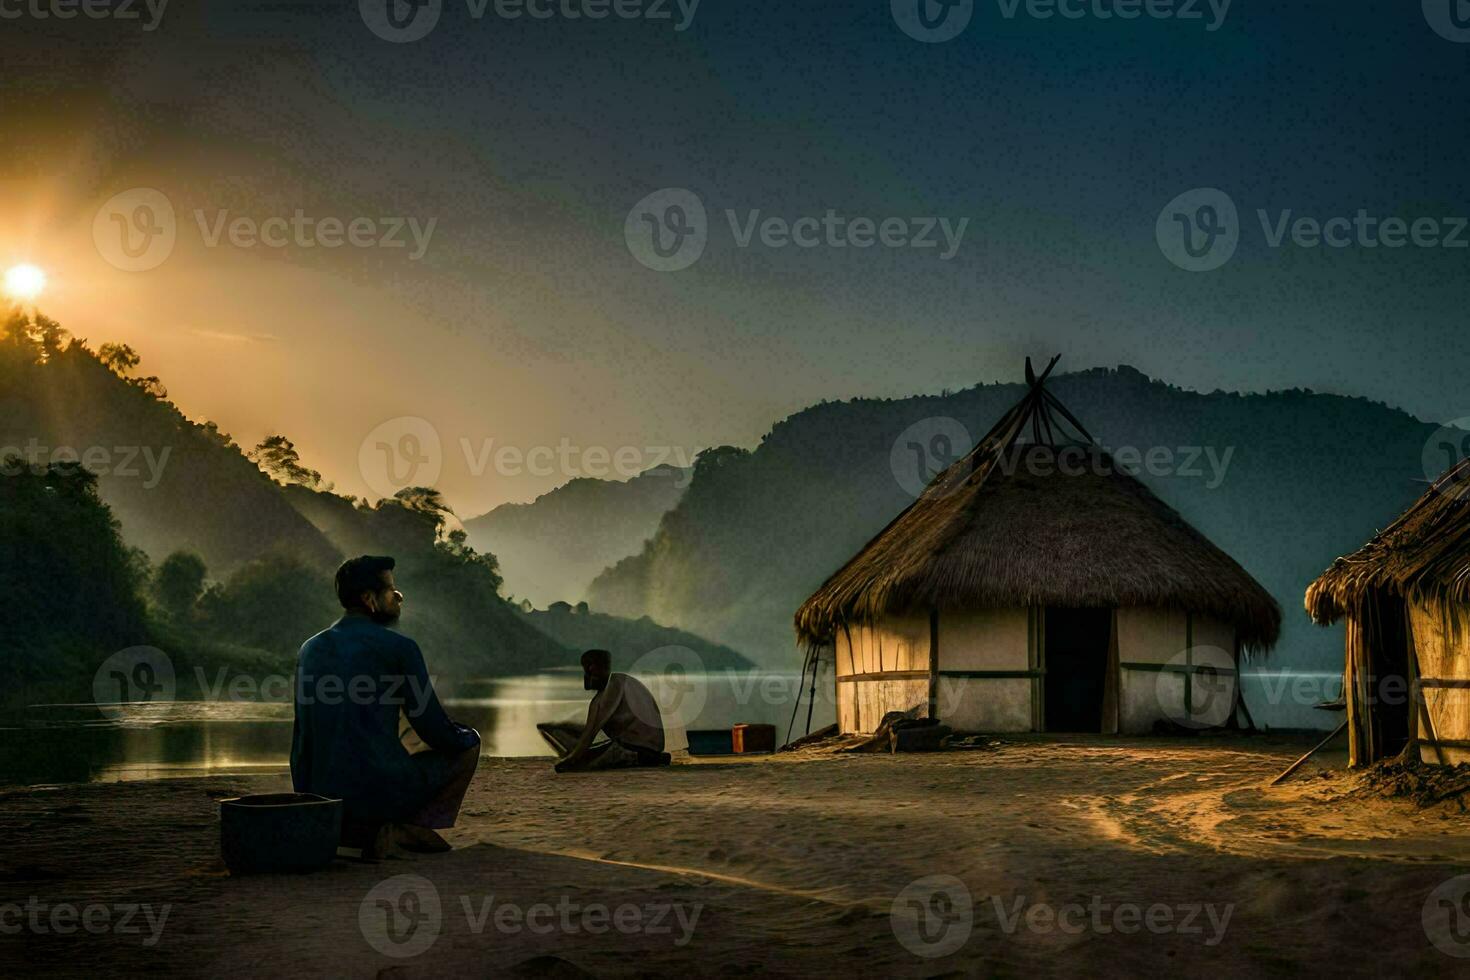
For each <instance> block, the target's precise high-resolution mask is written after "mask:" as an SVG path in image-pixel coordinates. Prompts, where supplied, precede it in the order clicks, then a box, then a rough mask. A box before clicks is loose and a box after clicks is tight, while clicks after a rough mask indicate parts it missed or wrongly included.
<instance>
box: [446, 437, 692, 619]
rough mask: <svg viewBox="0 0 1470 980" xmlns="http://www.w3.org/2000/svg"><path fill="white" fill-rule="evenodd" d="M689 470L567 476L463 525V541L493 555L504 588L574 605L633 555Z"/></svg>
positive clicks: (538, 600) (543, 601)
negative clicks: (610, 569)
mask: <svg viewBox="0 0 1470 980" xmlns="http://www.w3.org/2000/svg"><path fill="white" fill-rule="evenodd" d="M688 479H689V471H688V470H685V469H680V468H678V467H674V466H656V467H654V468H653V469H650V470H648V471H646V472H644V473H640V474H639V475H638V476H635V477H633V478H632V479H630V480H625V481H617V480H596V479H591V478H587V477H583V478H579V479H576V480H572V481H571V482H570V483H567V484H564V485H563V486H560V487H557V488H556V489H555V490H552V491H550V492H549V493H545V494H542V495H541V496H539V497H537V498H536V499H535V500H533V501H532V502H531V503H528V504H502V505H501V506H499V507H496V508H495V509H494V510H492V511H489V512H488V513H485V514H481V515H480V516H479V517H474V518H470V519H469V520H467V521H465V522H464V528H465V531H466V533H467V534H468V535H469V543H470V546H471V547H473V548H475V549H477V550H479V551H489V552H493V553H494V554H495V556H496V557H497V558H499V559H500V570H501V574H503V575H504V576H505V588H506V592H507V593H508V594H510V595H514V596H516V597H517V598H521V599H529V600H531V602H532V604H533V605H536V606H546V605H550V604H551V603H553V602H556V601H558V600H564V601H567V602H576V601H578V600H580V599H581V598H582V597H583V595H584V594H585V593H586V591H587V586H588V585H589V584H590V583H591V582H592V579H593V578H594V577H595V576H596V575H597V574H598V573H599V572H601V571H602V570H603V569H604V568H606V567H607V566H608V565H611V564H612V563H613V562H615V561H617V560H619V559H621V558H625V557H627V556H628V555H631V554H636V553H637V552H638V550H639V549H640V548H642V547H643V543H644V542H645V541H647V540H648V539H649V538H650V537H652V535H653V532H654V531H655V530H656V529H657V528H658V522H659V518H661V517H663V515H664V514H665V513H667V512H668V511H669V510H670V509H672V508H673V506H674V505H675V504H677V503H678V502H679V498H680V497H681V496H682V495H683V493H684V488H685V486H687V484H688Z"/></svg>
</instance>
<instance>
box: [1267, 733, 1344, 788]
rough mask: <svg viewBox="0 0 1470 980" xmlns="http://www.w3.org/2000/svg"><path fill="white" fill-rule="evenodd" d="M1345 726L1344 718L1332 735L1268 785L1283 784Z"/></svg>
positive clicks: (1313, 747)
mask: <svg viewBox="0 0 1470 980" xmlns="http://www.w3.org/2000/svg"><path fill="white" fill-rule="evenodd" d="M1347 724H1348V723H1347V719H1346V718H1344V719H1343V720H1342V724H1340V725H1338V726H1337V727H1336V728H1334V729H1333V730H1332V734H1331V735H1328V736H1327V737H1326V738H1324V739H1323V740H1322V741H1320V742H1318V743H1317V744H1316V745H1314V746H1312V750H1311V751H1310V752H1308V753H1307V754H1306V755H1304V756H1302V757H1301V758H1300V759H1298V760H1296V761H1295V762H1293V763H1292V764H1291V765H1289V766H1287V767H1286V769H1285V771H1284V772H1282V773H1281V775H1279V776H1277V777H1276V778H1275V779H1273V780H1271V783H1270V785H1272V786H1275V785H1276V784H1277V783H1280V782H1284V781H1285V780H1286V777H1288V776H1290V775H1291V774H1292V773H1294V772H1296V771H1297V770H1298V769H1300V768H1301V767H1302V763H1303V762H1306V761H1307V760H1308V759H1310V758H1311V757H1312V756H1314V755H1316V754H1317V753H1318V752H1320V751H1321V750H1322V749H1323V748H1325V747H1326V745H1327V743H1328V742H1330V741H1332V740H1333V739H1334V738H1337V736H1338V735H1339V734H1341V733H1342V730H1343V729H1344V728H1346V727H1347Z"/></svg>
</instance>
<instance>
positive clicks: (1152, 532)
mask: <svg viewBox="0 0 1470 980" xmlns="http://www.w3.org/2000/svg"><path fill="white" fill-rule="evenodd" d="M1055 364H1056V361H1055V359H1053V361H1052V365H1051V366H1049V367H1048V368H1047V370H1046V372H1044V373H1043V375H1042V376H1041V378H1040V379H1036V380H1034V381H1033V384H1032V387H1031V390H1030V391H1029V392H1028V393H1027V395H1026V397H1025V398H1023V399H1022V400H1021V402H1020V403H1018V404H1017V405H1016V406H1015V407H1014V408H1012V409H1011V410H1010V411H1009V412H1007V413H1006V415H1005V416H1004V417H1003V418H1002V419H1001V420H1000V422H998V423H997V424H996V426H995V428H994V429H992V430H991V431H990V432H989V433H988V434H987V435H986V436H985V437H984V438H983V439H981V440H980V442H979V443H978V444H977V445H976V446H975V448H973V449H972V450H970V452H969V453H968V454H967V455H966V456H965V457H964V458H962V459H960V460H958V461H956V462H955V463H954V464H952V465H951V466H949V467H948V468H947V469H945V470H944V472H942V473H940V474H939V475H938V476H937V477H935V479H934V481H933V482H932V483H930V484H929V486H928V487H927V488H926V489H925V490H924V492H923V493H922V494H921V495H920V496H919V498H918V499H917V500H916V501H914V503H913V504H911V505H910V506H909V507H908V508H907V509H906V510H904V511H903V513H901V514H899V515H898V517H896V518H894V520H893V521H892V522H891V523H890V524H889V525H888V526H887V527H885V528H884V529H883V530H882V531H880V532H879V533H878V535H877V536H876V537H874V538H873V539H872V540H871V541H869V542H868V543H867V545H865V546H864V547H863V549H862V550H861V551H859V552H858V554H857V555H856V556H854V557H853V558H852V559H851V560H850V561H848V563H847V564H846V565H844V566H843V567H842V568H841V569H839V570H838V571H837V572H836V574H834V575H833V576H832V577H831V578H829V579H828V580H827V581H826V582H825V583H824V584H823V585H822V587H821V588H820V589H818V590H817V591H816V593H815V594H814V595H812V597H811V598H809V599H808V600H807V601H806V602H805V603H803V604H802V606H801V608H800V609H799V610H798V611H797V613H796V632H797V636H798V637H799V638H800V639H801V640H802V641H803V642H804V643H806V644H808V645H817V644H824V643H828V642H830V641H831V638H832V636H833V634H834V630H835V629H836V627H837V625H838V624H839V623H843V622H846V623H854V624H855V623H861V622H873V621H875V620H877V619H878V618H880V617H882V616H884V615H892V614H902V613H906V612H913V611H918V610H925V611H927V610H929V609H939V610H944V609H967V608H984V607H990V608H1014V607H1023V606H1030V605H1052V606H1062V605H1064V606H1084V607H1086V606H1091V607H1098V606H1108V607H1114V606H1117V607H1123V606H1150V607H1164V608H1173V609H1182V610H1188V611H1191V612H1195V613H1203V614H1207V615H1210V616H1213V617H1215V618H1217V619H1219V620H1221V621H1223V622H1227V623H1231V624H1233V625H1234V626H1235V629H1236V634H1237V636H1238V637H1239V639H1240V642H1241V644H1242V645H1243V646H1244V647H1245V648H1246V649H1248V650H1252V651H1264V650H1266V649H1269V648H1270V647H1271V646H1272V645H1273V644H1274V643H1275V642H1276V638H1277V635H1278V634H1279V632H1280V629H1281V609H1280V607H1279V606H1278V605H1277V604H1276V601H1275V600H1274V599H1273V598H1272V597H1271V595H1270V594H1269V593H1268V592H1266V590H1265V589H1264V588H1262V587H1261V585H1260V584H1259V583H1257V582H1256V580H1255V579H1253V578H1251V576H1250V574H1249V573H1247V572H1246V571H1245V569H1243V568H1241V567H1240V565H1238V564H1236V562H1235V561H1234V560H1233V559H1232V558H1231V557H1230V556H1229V555H1227V554H1225V552H1223V551H1221V550H1220V549H1219V548H1217V547H1215V545H1213V544H1212V543H1211V542H1210V541H1209V540H1208V539H1207V538H1205V536H1204V535H1202V534H1200V533H1199V532H1198V531H1196V530H1195V529H1194V528H1193V527H1191V526H1190V525H1189V524H1188V523H1187V522H1186V521H1185V520H1184V519H1183V518H1182V517H1180V516H1179V514H1178V513H1177V512H1176V511H1174V510H1173V508H1171V507H1169V505H1167V504H1165V503H1164V502H1163V501H1162V500H1160V499H1159V498H1158V497H1156V496H1154V494H1153V493H1151V492H1150V491H1149V490H1148V488H1147V487H1145V486H1144V485H1143V484H1142V483H1140V482H1139V481H1138V480H1136V479H1135V478H1134V477H1133V476H1131V475H1129V474H1128V473H1126V472H1123V471H1122V470H1120V469H1119V467H1118V466H1117V465H1116V464H1115V463H1114V462H1113V460H1112V458H1111V457H1110V456H1109V455H1108V453H1106V452H1105V451H1104V450H1102V449H1101V448H1100V447H1098V446H1096V445H1095V444H1093V443H1092V439H1091V437H1090V436H1088V435H1087V433H1086V430H1085V429H1083V428H1082V426H1081V424H1080V423H1079V422H1077V420H1076V419H1075V418H1074V417H1073V416H1072V414H1071V413H1070V412H1068V411H1067V410H1066V409H1065V408H1064V407H1063V406H1062V405H1061V403H1060V402H1058V401H1057V400H1056V398H1055V397H1054V396H1053V395H1052V394H1051V393H1050V392H1048V391H1046V390H1045V387H1044V382H1045V380H1046V376H1047V374H1049V373H1050V372H1051V367H1052V366H1055ZM1027 373H1028V380H1030V379H1031V374H1030V365H1029V363H1028V365H1027ZM1052 412H1058V413H1060V414H1061V415H1062V416H1063V417H1064V418H1065V419H1066V420H1067V421H1069V422H1070V423H1071V424H1072V427H1073V428H1074V429H1076V430H1077V432H1078V433H1079V435H1080V439H1073V440H1064V439H1060V438H1058V436H1059V435H1060V431H1059V430H1060V429H1061V428H1062V427H1061V425H1060V421H1059V420H1058V419H1057V418H1056V416H1054V415H1053V414H1052ZM1028 429H1029V432H1030V441H1029V442H1028V441H1022V437H1023V436H1025V435H1026V434H1027V432H1028Z"/></svg>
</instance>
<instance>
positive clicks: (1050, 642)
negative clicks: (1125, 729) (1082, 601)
mask: <svg viewBox="0 0 1470 980" xmlns="http://www.w3.org/2000/svg"><path fill="white" fill-rule="evenodd" d="M1112 631H1113V611H1112V610H1111V609H1067V608H1061V607H1051V606H1048V607H1047V610H1046V622H1045V626H1044V628H1043V630H1042V637H1043V638H1044V640H1043V651H1042V668H1043V669H1044V670H1045V672H1046V682H1045V688H1046V704H1045V715H1044V720H1045V728H1046V730H1047V731H1049V732H1089V733H1091V734H1094V735H1095V734H1097V733H1098V732H1101V731H1102V711H1103V692H1104V690H1105V688H1106V685H1107V668H1108V644H1109V641H1110V640H1111V638H1112Z"/></svg>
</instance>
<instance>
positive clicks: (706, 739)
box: [684, 728, 735, 755]
mask: <svg viewBox="0 0 1470 980" xmlns="http://www.w3.org/2000/svg"><path fill="white" fill-rule="evenodd" d="M684 734H685V735H687V736H688V737H689V754H690V755H734V754H735V742H734V739H733V738H732V737H731V735H730V729H728V728H693V729H690V730H689V731H687V732H685V733H684Z"/></svg>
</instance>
